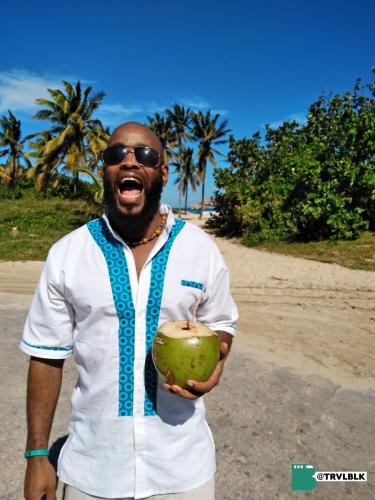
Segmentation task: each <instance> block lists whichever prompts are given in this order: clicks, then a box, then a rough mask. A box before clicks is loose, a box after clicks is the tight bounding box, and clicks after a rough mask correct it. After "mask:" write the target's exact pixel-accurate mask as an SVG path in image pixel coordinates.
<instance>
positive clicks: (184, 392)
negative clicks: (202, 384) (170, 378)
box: [171, 385, 202, 401]
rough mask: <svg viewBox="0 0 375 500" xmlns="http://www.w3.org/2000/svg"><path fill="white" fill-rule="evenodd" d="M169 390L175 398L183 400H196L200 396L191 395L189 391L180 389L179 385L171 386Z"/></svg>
mask: <svg viewBox="0 0 375 500" xmlns="http://www.w3.org/2000/svg"><path fill="white" fill-rule="evenodd" d="M171 390H172V391H173V392H174V393H175V394H177V396H180V397H181V398H185V399H190V400H191V401H193V400H195V399H198V397H199V396H201V395H202V394H197V393H196V394H193V393H192V392H191V390H187V389H184V388H182V387H180V386H179V385H172V387H171Z"/></svg>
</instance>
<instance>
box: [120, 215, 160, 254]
mask: <svg viewBox="0 0 375 500" xmlns="http://www.w3.org/2000/svg"><path fill="white" fill-rule="evenodd" d="M166 220H167V214H161V223H160V224H159V227H158V228H157V229H155V231H154V232H153V233H152V235H151V236H150V237H149V238H142V239H141V240H140V241H126V244H127V245H128V246H130V247H138V246H139V245H145V244H146V243H148V242H149V241H152V240H153V239H155V238H157V237H158V236H160V234H161V232H162V231H163V228H164V226H165V222H166Z"/></svg>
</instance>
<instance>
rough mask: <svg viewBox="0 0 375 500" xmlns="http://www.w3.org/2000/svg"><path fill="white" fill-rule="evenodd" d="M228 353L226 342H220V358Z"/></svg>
mask: <svg viewBox="0 0 375 500" xmlns="http://www.w3.org/2000/svg"><path fill="white" fill-rule="evenodd" d="M228 353H229V345H228V343H227V342H220V360H222V359H223V358H225V356H226V355H227V354H228Z"/></svg>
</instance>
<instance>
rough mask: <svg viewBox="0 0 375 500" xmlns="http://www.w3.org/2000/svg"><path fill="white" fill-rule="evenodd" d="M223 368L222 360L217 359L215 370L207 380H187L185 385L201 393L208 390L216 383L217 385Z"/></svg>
mask: <svg viewBox="0 0 375 500" xmlns="http://www.w3.org/2000/svg"><path fill="white" fill-rule="evenodd" d="M223 368H224V364H223V362H221V361H219V363H218V364H217V365H216V368H215V371H214V372H213V374H212V375H211V377H210V378H209V379H208V380H206V381H204V382H198V381H197V380H188V381H187V382H186V385H187V386H188V387H189V390H195V391H199V392H203V393H206V392H209V391H211V389H213V388H214V387H215V386H216V385H218V383H219V381H220V377H221V375H222V373H223Z"/></svg>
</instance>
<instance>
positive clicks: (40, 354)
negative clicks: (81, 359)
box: [19, 339, 73, 359]
mask: <svg viewBox="0 0 375 500" xmlns="http://www.w3.org/2000/svg"><path fill="white" fill-rule="evenodd" d="M19 348H20V349H21V351H22V352H24V353H25V354H28V355H29V356H35V357H36V358H46V359H64V358H68V357H69V356H71V355H72V354H73V346H67V347H50V346H41V345H35V344H31V343H30V342H27V341H26V340H24V339H22V340H21V342H20V345H19Z"/></svg>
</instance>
